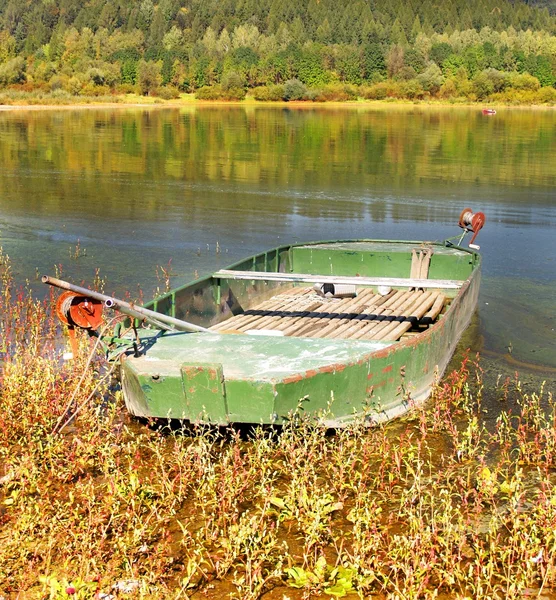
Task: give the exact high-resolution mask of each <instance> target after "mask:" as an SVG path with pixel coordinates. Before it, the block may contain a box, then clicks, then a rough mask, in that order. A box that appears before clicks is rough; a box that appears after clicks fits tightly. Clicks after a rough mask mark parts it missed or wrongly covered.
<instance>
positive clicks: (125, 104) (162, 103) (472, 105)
mask: <svg viewBox="0 0 556 600" xmlns="http://www.w3.org/2000/svg"><path fill="white" fill-rule="evenodd" d="M118 98H120V99H121V100H120V101H115V102H102V101H100V102H68V103H60V104H0V112H15V111H43V110H93V109H116V108H136V109H139V108H141V109H145V108H148V109H151V108H154V109H161V108H163V109H169V108H180V109H181V108H205V107H211V106H217V107H227V106H229V107H239V106H243V107H246V108H261V107H280V108H295V109H306V110H307V109H315V108H334V109H337V108H349V109H353V108H357V109H364V110H369V109H370V110H372V109H376V110H385V109H391V110H400V109H401V110H406V109H425V110H428V109H447V108H449V109H467V110H469V109H477V110H481V111H482V110H483V109H485V108H489V109H492V108H494V109H496V110H499V109H505V110H555V109H556V105H548V104H515V105H513V104H504V103H479V102H442V101H438V102H436V101H435V102H424V101H406V100H348V101H345V102H340V101H330V102H311V101H303V100H298V101H290V102H286V101H270V102H262V101H259V100H255V99H253V98H248V99H246V100H197V99H195V98H189V97H186V98H180V99H172V100H162V99H160V98H155V99H152V100H151V99H150V98H148V97H147V98H138V99H137V100H135V98H133V99H131V100H129V101H128V99H127V98H126V96H118Z"/></svg>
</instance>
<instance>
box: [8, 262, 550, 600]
mask: <svg viewBox="0 0 556 600" xmlns="http://www.w3.org/2000/svg"><path fill="white" fill-rule="evenodd" d="M162 273H163V275H164V274H165V273H164V271H163V272H162ZM0 276H1V277H0V279H1V286H2V287H1V290H0V336H1V337H0V339H1V340H2V349H1V351H2V357H3V359H2V360H3V363H2V372H1V375H0V377H1V379H0V465H1V466H0V469H1V470H0V547H1V548H2V551H1V552H0V595H2V596H4V597H5V598H17V597H21V598H22V597H25V598H53V599H58V598H59V599H61V598H70V597H74V598H92V597H96V598H110V597H118V598H119V597H125V598H141V597H145V598H147V597H148V598H184V599H185V598H196V597H198V598H203V597H219V598H225V597H231V598H245V599H255V598H261V597H264V596H265V594H266V593H267V592H269V591H270V590H274V591H273V595H272V596H269V597H274V598H278V597H284V598H285V597H290V598H315V597H319V596H322V597H344V596H347V595H350V594H352V595H353V596H357V595H358V596H359V597H375V598H391V599H394V598H404V599H406V598H434V597H450V598H461V599H464V598H471V597H485V598H486V597H489V598H522V597H523V596H525V595H533V594H534V595H542V594H548V593H549V592H550V591H551V590H553V588H554V586H555V584H556V565H555V560H556V558H555V557H556V553H555V550H556V486H555V484H554V481H555V480H554V472H555V467H556V433H555V432H556V427H555V425H556V407H555V403H554V399H553V397H552V394H551V393H550V392H549V391H548V390H547V389H546V388H541V389H540V390H538V392H535V393H527V392H526V391H524V389H523V387H522V386H521V384H520V382H519V379H518V378H516V379H515V380H507V381H505V382H503V383H502V385H500V386H499V393H500V395H501V399H502V406H505V405H506V404H508V405H509V404H510V403H511V404H512V405H513V406H516V407H517V409H513V410H512V411H510V410H507V411H502V412H501V413H500V415H499V416H498V417H497V418H496V419H491V420H490V421H489V423H487V422H485V412H484V406H483V402H482V396H483V392H484V390H483V384H482V379H483V378H482V373H481V369H480V364H479V362H478V361H477V360H472V359H466V360H465V361H464V362H463V364H462V365H461V368H460V369H458V370H457V371H455V372H453V373H450V374H449V375H448V376H446V377H445V378H444V379H443V380H442V381H441V382H439V383H438V384H437V385H436V387H435V389H434V392H433V397H432V399H431V401H430V402H429V403H428V404H427V406H426V407H424V408H423V409H419V410H417V409H416V410H415V411H413V412H412V413H411V415H410V416H409V417H408V418H405V419H403V420H398V421H396V422H393V423H391V424H389V425H387V426H382V427H376V428H373V429H368V428H366V427H364V426H363V423H355V424H353V425H352V426H350V427H349V428H347V429H344V430H341V431H337V432H330V431H327V430H326V429H325V428H324V427H323V426H322V425H321V424H319V423H318V422H315V421H309V420H307V419H305V418H304V417H303V411H302V410H300V411H299V412H298V414H296V415H292V418H291V419H290V420H289V421H288V422H287V424H286V425H285V426H284V427H283V428H281V429H279V430H273V429H262V428H253V429H251V430H250V431H248V432H246V431H245V430H242V431H237V430H234V429H232V428H230V429H227V430H215V429H213V428H210V427H190V428H186V427H176V426H175V424H174V423H162V424H161V423H150V424H146V423H139V422H136V421H133V420H131V419H130V418H129V417H128V416H127V415H126V413H125V412H124V410H123V407H122V403H121V397H120V393H119V392H117V391H114V390H113V389H111V388H110V386H109V382H108V381H104V380H103V376H104V375H105V373H106V371H105V367H104V366H103V363H102V361H101V360H100V357H97V356H93V357H91V356H90V351H91V349H90V345H89V342H88V340H87V339H86V338H83V339H80V344H81V349H82V357H81V358H78V359H77V360H76V361H73V362H63V361H61V352H62V350H63V348H61V347H60V343H59V339H60V336H61V334H62V332H61V331H60V329H59V326H58V325H57V323H56V321H55V319H54V317H53V314H52V309H51V299H47V300H45V301H43V302H39V301H36V300H33V299H32V296H31V295H30V293H28V291H27V290H25V289H23V290H16V288H15V286H14V283H13V280H12V277H11V270H10V264H9V259H8V258H7V257H6V256H5V255H4V254H2V253H0ZM89 358H91V360H90V361H89V363H90V364H89V366H88V367H87V364H88V359H89ZM84 373H85V376H84V377H83V375H84ZM99 381H102V383H101V384H100V385H99ZM78 384H79V389H78V393H77V396H76V397H77V398H78V400H77V402H76V406H77V405H79V404H80V402H82V401H83V400H84V399H85V398H88V397H90V398H91V400H90V402H88V403H85V404H84V405H83V406H82V408H81V410H79V412H77V413H75V411H74V412H73V413H72V410H70V415H71V417H72V418H71V421H70V424H69V425H68V426H67V427H66V428H65V429H64V430H62V431H61V432H59V433H53V431H54V430H55V429H56V423H57V422H58V420H59V418H60V416H61V415H62V414H63V411H64V410H65V409H66V408H67V404H68V400H69V399H70V398H71V397H72V394H74V393H75V390H76V386H77V385H78ZM302 406H303V403H301V404H300V407H301V408H302ZM70 408H71V409H73V408H74V407H70ZM489 424H490V425H489Z"/></svg>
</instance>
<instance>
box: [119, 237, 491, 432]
mask: <svg viewBox="0 0 556 600" xmlns="http://www.w3.org/2000/svg"><path fill="white" fill-rule="evenodd" d="M408 244H410V243H408ZM458 252H460V255H461V249H459V250H458ZM468 254H469V256H470V257H472V258H470V259H469V260H470V261H471V262H473V268H472V269H471V272H470V274H469V276H468V277H467V278H466V279H465V280H464V281H463V282H462V285H461V287H460V289H459V290H458V292H457V293H456V294H455V295H454V297H453V298H452V299H451V302H450V305H449V308H448V309H447V310H446V312H445V313H444V314H442V315H441V318H439V319H438V321H437V322H435V323H434V324H432V325H431V326H430V327H428V328H427V329H426V330H425V331H423V332H422V333H418V334H416V335H414V336H411V337H407V338H405V339H404V338H402V339H400V340H399V341H395V342H392V341H384V340H382V341H380V340H378V341H365V340H349V339H315V338H311V337H273V336H270V335H257V336H254V335H253V336H252V335H245V334H233V333H175V334H164V335H160V334H158V333H156V332H154V333H153V334H152V339H153V340H154V341H152V342H149V341H147V342H146V343H145V348H146V350H145V352H144V353H143V354H142V355H141V356H139V357H127V358H126V359H125V360H124V361H123V363H122V388H123V393H124V398H125V402H126V405H127V407H128V409H129V411H130V412H131V413H132V414H134V415H136V416H141V417H157V418H170V419H185V420H187V421H190V422H207V423H214V424H218V425H227V424H230V423H261V424H281V423H283V422H284V419H287V418H289V417H291V414H292V412H294V411H296V410H299V409H302V410H303V412H304V414H308V415H311V416H314V417H315V418H319V419H321V420H322V421H323V422H325V423H326V424H327V425H328V426H329V427H343V426H345V425H347V424H349V423H350V422H353V421H354V420H357V419H364V420H365V421H366V422H368V423H370V424H373V423H379V422H384V421H387V420H390V419H392V418H395V417H397V416H400V415H402V414H404V413H405V412H407V411H408V410H409V409H410V408H411V407H412V406H413V405H415V404H417V403H421V402H423V401H424V400H425V399H426V398H427V397H428V396H429V395H430V392H431V389H432V386H433V384H434V382H435V380H436V379H437V378H438V377H439V376H440V375H442V373H443V372H444V370H445V368H446V366H447V364H448V362H449V360H450V358H451V356H452V354H453V352H454V350H455V347H456V345H457V343H458V340H459V339H460V337H461V334H462V333H463V331H464V330H465V328H466V327H467V326H468V324H469V321H470V319H471V317H472V314H473V312H474V310H475V307H476V304H477V298H478V292H479V285H480V260H479V259H478V257H477V255H476V254H475V253H468ZM463 256H464V258H466V257H465V255H463ZM353 258H354V260H355V261H356V262H358V261H360V259H359V257H357V256H355V257H353ZM458 260H460V262H461V256H459V257H458ZM253 264H254V265H256V264H258V262H257V261H256V260H254V261H253ZM273 267H274V268H273V271H278V270H279V267H278V265H276V264H275V265H273ZM319 268H321V266H319ZM342 269H343V272H344V273H347V274H348V275H352V274H353V273H352V272H351V271H350V270H349V268H348V269H346V267H345V266H344V267H342ZM357 275H359V273H357ZM209 283H211V284H212V282H209V281H208V280H206V279H205V280H204V285H199V282H194V284H192V285H191V286H190V288H191V289H195V290H196V292H195V294H196V296H195V294H194V295H193V297H196V298H197V299H198V301H199V302H200V303H201V304H202V303H203V302H204V301H205V300H206V295H207V292H206V289H207V285H208V284H209ZM218 284H219V285H220V284H221V282H220V281H218ZM250 285H251V287H252V288H253V289H255V288H256V286H257V285H258V282H255V281H253V282H250ZM270 287H271V290H273V289H274V288H273V285H272V284H270ZM185 289H187V286H186V288H185ZM238 289H239V288H238ZM242 289H243V288H242ZM256 291H257V290H256ZM259 292H260V290H259V291H257V293H259ZM269 293H270V292H269ZM239 295H241V294H239ZM213 296H214V298H215V306H217V308H215V309H214V313H211V311H210V310H209V311H208V313H207V310H206V307H205V309H204V314H205V315H207V314H208V316H205V317H204V318H205V323H204V324H206V325H210V322H214V320H215V319H219V318H223V317H222V313H223V312H225V310H224V309H225V308H226V307H228V306H230V301H229V297H228V298H227V303H226V302H224V303H223V302H222V290H221V289H220V288H219V292H218V293H213ZM203 299H205V300H203ZM172 304H173V305H174V306H175V305H177V304H179V302H178V300H177V297H174V300H173V301H172ZM232 304H233V303H232ZM222 306H224V309H222ZM218 307H220V308H218ZM216 313H220V316H218V315H216V316H215V314H216ZM263 334H264V332H263Z"/></svg>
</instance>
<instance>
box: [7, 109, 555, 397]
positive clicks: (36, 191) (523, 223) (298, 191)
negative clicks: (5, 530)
mask: <svg viewBox="0 0 556 600" xmlns="http://www.w3.org/2000/svg"><path fill="white" fill-rule="evenodd" d="M0 159H1V165H2V167H1V170H0V245H1V246H3V248H4V251H5V252H6V253H7V254H9V255H10V257H11V259H12V262H13V267H14V270H15V272H16V276H17V278H18V279H19V280H20V281H24V280H25V279H29V280H31V282H32V285H33V288H34V289H35V291H36V293H37V294H39V293H41V291H42V290H41V289H40V288H41V284H39V283H38V275H40V274H44V273H48V274H54V272H55V268H54V265H62V266H61V269H62V276H63V277H67V278H71V279H72V280H74V281H76V282H80V281H84V282H92V280H93V278H94V275H95V269H96V268H99V269H100V272H101V275H102V276H103V277H104V278H105V279H106V281H107V284H106V291H107V292H110V293H115V294H123V293H124V292H125V290H129V291H131V293H132V294H133V295H135V294H136V293H137V290H138V289H139V287H140V288H141V289H142V290H144V292H145V296H146V297H150V296H151V295H152V293H153V290H154V289H155V287H156V286H157V284H158V282H157V266H163V267H164V268H168V265H169V263H170V267H169V268H170V270H171V274H172V285H173V286H174V285H178V284H182V283H185V282H187V281H189V280H191V279H192V278H193V277H194V276H195V275H197V274H199V275H203V274H205V273H207V272H209V271H211V270H214V269H216V268H220V267H223V266H225V265H227V264H229V263H231V262H233V261H235V260H237V259H239V258H242V257H244V256H247V255H250V254H253V253H255V252H257V251H259V250H262V249H265V248H269V247H273V246H276V245H278V244H281V243H287V242H295V241H303V240H318V239H334V238H349V237H373V238H390V239H444V238H446V237H450V236H453V235H457V234H458V232H459V231H460V230H459V228H458V227H457V220H458V217H459V214H460V212H461V210H462V209H463V208H464V207H471V208H472V209H473V210H474V211H479V210H482V211H483V212H485V213H486V215H487V224H486V226H485V228H484V229H483V231H482V232H481V233H480V235H479V238H478V243H479V244H480V245H481V252H482V254H483V260H484V267H483V282H482V291H481V297H480V302H479V307H478V313H477V317H476V319H475V321H474V324H473V327H472V328H470V331H469V332H468V334H467V336H466V339H465V340H464V342H463V344H462V347H463V346H465V345H467V346H471V347H472V349H473V350H480V351H481V352H482V354H483V356H484V357H485V359H484V360H485V361H486V362H485V364H486V365H487V367H488V369H489V370H490V371H492V372H495V371H496V372H500V373H505V374H507V373H513V372H514V371H515V370H516V369H517V370H519V371H520V373H522V372H525V373H528V377H535V378H536V379H546V380H547V384H548V385H549V386H551V387H554V382H555V377H556V331H555V329H556V319H555V313H556V111H555V110H553V109H547V110H529V109H513V110H512V109H500V110H498V114H496V115H495V116H492V117H486V116H484V115H482V113H481V111H480V109H478V108H473V109H464V108H453V109H450V108H442V109H432V108H418V107H392V108H390V107H388V108H380V109H377V108H369V107H342V108H332V107H319V106H317V107H314V106H311V107H308V108H302V109H296V108H293V109H289V108H281V107H280V108H276V107H258V106H257V107H253V106H250V107H221V106H213V107H191V108H182V109H161V108H158V109H137V108H133V109H132V108H118V109H112V110H108V109H94V110H59V111H58V110H49V111H24V112H11V111H6V112H2V113H0Z"/></svg>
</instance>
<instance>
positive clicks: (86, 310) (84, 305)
mask: <svg viewBox="0 0 556 600" xmlns="http://www.w3.org/2000/svg"><path fill="white" fill-rule="evenodd" d="M56 314H57V315H58V318H59V319H60V321H62V323H64V325H67V326H68V335H69V339H70V344H71V349H72V352H73V355H74V356H76V355H77V340H76V339H75V328H76V327H79V329H87V330H88V331H89V332H92V331H93V330H95V329H98V328H99V327H100V326H101V324H102V302H100V301H99V300H95V299H94V298H89V297H88V296H83V295H81V294H76V293H74V292H64V293H63V294H62V295H61V296H60V297H59V298H58V301H57V302H56Z"/></svg>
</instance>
